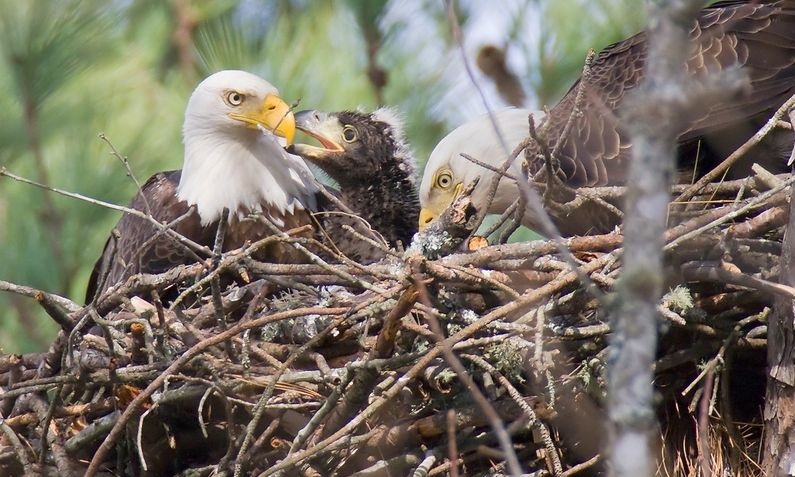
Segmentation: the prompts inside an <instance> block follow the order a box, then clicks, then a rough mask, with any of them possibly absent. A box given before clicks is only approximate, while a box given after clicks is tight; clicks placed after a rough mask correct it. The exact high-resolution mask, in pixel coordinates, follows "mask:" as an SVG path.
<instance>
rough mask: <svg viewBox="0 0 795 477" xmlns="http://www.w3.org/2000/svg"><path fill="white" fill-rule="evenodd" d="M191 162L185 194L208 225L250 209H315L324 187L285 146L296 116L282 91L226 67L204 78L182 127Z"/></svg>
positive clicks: (181, 188)
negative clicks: (319, 186) (317, 195)
mask: <svg viewBox="0 0 795 477" xmlns="http://www.w3.org/2000/svg"><path fill="white" fill-rule="evenodd" d="M182 134H183V139H184V143H185V162H184V165H183V168H182V178H181V180H180V183H179V187H178V188H177V197H178V198H179V199H180V200H184V201H186V202H187V203H188V204H189V205H196V208H197V211H198V213H199V216H200V217H201V223H202V225H206V224H209V223H212V222H214V221H215V220H217V219H219V218H220V216H221V213H222V211H223V210H224V208H228V209H229V210H230V218H231V217H233V216H235V215H237V216H238V217H241V216H244V215H246V214H248V213H253V212H263V213H266V214H267V213H269V212H270V213H273V214H274V215H271V217H270V218H271V219H272V220H275V221H276V222H277V223H278V222H281V219H280V217H279V215H287V214H291V213H293V212H294V211H295V210H296V209H299V210H300V209H313V208H314V207H315V202H314V200H315V199H314V197H315V192H317V189H316V187H315V185H314V181H313V178H312V174H311V172H310V171H309V169H308V168H307V166H306V164H305V163H304V162H303V160H301V159H300V158H298V157H296V156H293V155H291V154H288V153H287V152H285V151H284V148H283V144H284V142H286V143H291V142H292V140H293V136H294V135H295V119H294V117H293V113H292V112H291V111H290V107H289V106H288V105H287V103H285V102H284V101H283V100H282V99H281V98H280V97H279V92H278V91H277V90H276V88H274V87H273V86H272V85H271V84H270V83H268V82H267V81H265V80H264V79H262V78H260V77H258V76H256V75H253V74H251V73H247V72H245V71H237V70H228V71H220V72H218V73H215V74H213V75H211V76H209V77H207V78H206V79H205V80H204V81H202V82H201V83H199V85H198V86H197V87H196V89H195V90H194V91H193V94H192V95H191V97H190V100H189V101H188V107H187V109H186V110H185V123H184V126H183V129H182Z"/></svg>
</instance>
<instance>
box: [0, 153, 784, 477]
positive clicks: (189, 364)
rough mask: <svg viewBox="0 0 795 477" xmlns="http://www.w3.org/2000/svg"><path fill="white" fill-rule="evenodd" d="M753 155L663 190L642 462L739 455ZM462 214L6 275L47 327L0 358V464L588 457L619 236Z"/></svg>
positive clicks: (770, 212)
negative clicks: (201, 254)
mask: <svg viewBox="0 0 795 477" xmlns="http://www.w3.org/2000/svg"><path fill="white" fill-rule="evenodd" d="M755 171H756V174H755V175H753V176H751V177H748V178H746V179H742V180H737V181H729V182H722V183H714V184H709V185H707V186H706V187H704V188H702V189H701V190H700V191H699V192H698V194H697V195H695V196H693V197H692V198H690V199H689V200H687V201H685V202H681V203H676V202H674V203H673V205H672V207H671V222H672V223H676V224H677V225H675V226H673V227H671V228H670V229H669V230H668V232H667V236H666V242H667V244H668V245H667V254H668V262H669V263H670V265H671V266H670V269H669V272H670V273H669V277H668V278H669V283H670V292H669V293H668V294H666V295H665V297H664V299H663V300H662V302H661V303H660V305H659V310H660V312H661V313H660V314H661V316H662V320H661V321H660V323H659V327H660V348H659V354H658V356H659V359H658V360H657V362H656V369H655V371H656V382H655V385H656V390H657V395H658V398H659V399H658V406H657V408H658V411H659V412H658V418H659V422H660V440H659V452H660V460H659V462H660V475H694V476H695V475H700V473H701V472H703V471H704V459H702V458H703V457H706V458H707V459H708V460H707V462H708V463H709V467H707V468H708V469H712V472H713V473H714V474H715V475H742V476H745V475H759V474H760V471H759V468H760V467H759V460H760V456H761V451H760V447H761V429H762V409H763V399H764V390H765V373H764V370H765V366H766V320H767V317H768V314H769V313H770V303H772V298H771V297H772V295H773V294H777V293H779V294H781V293H784V294H787V293H789V291H788V290H785V289H781V288H780V287H779V286H777V285H776V284H775V283H773V282H774V281H776V277H777V257H778V256H779V255H780V251H781V242H782V236H783V228H784V224H785V222H786V216H787V211H788V208H789V204H788V194H789V186H790V184H791V183H792V182H793V179H792V178H789V177H783V176H774V175H771V174H769V173H766V172H765V171H764V170H762V169H759V168H757V169H755ZM688 188H689V186H688V185H679V186H676V187H675V191H674V192H675V194H677V195H678V194H681V193H682V192H685V191H686V190H687V189H688ZM582 192H583V194H584V195H585V196H586V198H587V200H592V199H593V197H599V200H606V201H607V200H610V199H611V198H615V197H616V196H618V195H620V194H622V193H623V190H621V188H610V189H590V190H588V191H585V190H584V191H582ZM473 217H474V214H473V210H472V207H471V204H470V203H469V202H468V195H467V194H466V193H465V194H463V195H462V196H461V197H460V198H459V200H458V201H457V202H456V204H454V207H452V208H451V209H449V211H448V214H446V215H445V217H444V218H443V220H442V221H440V222H439V224H440V225H439V227H440V228H442V229H444V230H431V231H430V232H428V233H425V234H421V235H420V236H418V237H417V238H416V239H415V242H414V244H413V245H412V247H410V248H409V249H408V250H407V251H405V252H402V253H395V252H389V253H388V258H387V259H385V260H384V261H381V262H379V263H376V264H370V265H361V264H357V263H352V262H350V261H345V260H344V259H342V258H340V260H339V263H337V264H334V263H330V261H328V260H323V259H322V258H321V257H318V256H311V257H310V259H311V263H310V264H304V265H298V264H293V265H279V264H268V263H260V262H256V261H254V260H253V259H252V258H251V254H250V253H249V251H250V250H253V249H255V248H256V245H257V244H251V245H250V246H249V247H246V248H243V249H240V250H235V251H232V252H229V253H226V254H224V255H223V256H222V257H219V259H218V260H215V261H214V262H213V263H212V264H210V263H207V264H205V263H198V264H194V265H186V266H182V267H178V268H175V269H172V270H170V271H169V272H167V273H165V274H162V275H156V276H154V275H138V276H134V277H132V278H131V279H130V280H128V281H127V282H126V283H124V284H122V285H120V286H117V287H115V288H113V289H111V290H110V291H109V292H107V293H106V294H105V295H103V296H102V297H101V298H99V299H98V300H97V301H96V302H95V303H93V304H92V305H90V306H87V307H82V306H78V305H76V304H74V303H71V302H69V301H68V300H65V299H63V298H60V297H57V296H54V295H50V294H47V293H43V292H41V291H36V290H29V289H24V287H19V289H17V290H15V291H17V292H19V293H23V294H28V295H30V296H33V297H35V298H36V299H37V300H38V301H39V302H40V303H41V304H42V306H43V307H44V308H45V309H46V310H47V311H48V313H49V314H50V316H52V317H53V318H54V319H55V320H56V321H57V322H58V323H59V324H60V326H61V328H62V331H61V333H60V334H59V336H58V338H57V339H56V340H55V341H54V342H53V344H52V346H51V348H50V349H49V350H48V351H47V352H45V353H40V354H32V355H24V356H20V355H6V356H2V359H0V382H2V383H3V386H2V388H0V389H1V392H2V394H0V406H1V409H0V411H2V415H3V416H4V417H5V419H4V420H2V421H0V430H2V439H0V473H2V475H38V474H40V473H45V472H46V473H49V474H50V475H62V476H70V475H74V476H77V475H83V474H85V473H86V472H87V471H88V472H90V473H93V474H94V475H114V476H120V475H147V476H167V475H180V476H209V475H235V476H239V475H261V476H270V475H307V476H325V475H339V476H348V475H356V476H375V475H378V476H387V475H391V476H397V475H400V476H404V475H414V476H430V475H472V476H478V475H482V476H486V475H489V476H496V475H504V474H507V473H509V472H510V469H511V466H512V465H514V466H518V467H519V468H521V469H522V471H523V472H527V473H529V475H537V476H543V475H554V476H564V475H597V474H600V473H601V472H603V471H604V459H603V457H602V452H604V442H605V439H604V435H605V429H606V425H605V422H606V417H605V412H604V401H605V369H606V361H607V355H608V350H609V348H608V343H609V336H610V325H609V310H610V307H611V304H610V300H611V297H612V295H611V292H612V290H613V289H614V286H615V282H616V280H617V279H618V277H619V276H620V272H621V242H622V236H621V233H620V231H619V230H616V231H614V232H613V233H610V234H605V235H596V236H585V237H574V238H570V239H566V240H563V241H562V242H561V243H555V242H553V241H546V240H539V241H532V242H524V243H514V244H497V245H486V246H482V245H483V242H484V241H483V240H482V239H476V240H472V239H467V237H468V235H469V232H470V231H471V230H472V227H473V222H474V221H473ZM284 240H285V241H288V242H289V241H290V238H289V237H285V238H284ZM461 244H463V245H464V246H465V247H469V248H470V249H471V250H468V251H465V252H461V251H459V250H460V247H461ZM561 246H564V247H565V248H566V249H568V250H569V251H570V252H571V254H570V255H568V258H566V257H565V256H564V255H561V254H560V253H559V250H560V247H561ZM451 251H453V252H454V253H449V252H451ZM572 265H573V266H574V267H575V269H573V268H572ZM229 277H232V278H233V279H231V280H230V279H229ZM225 283H226V284H227V285H226V286H222V285H223V284H225ZM699 459H700V462H699V463H697V460H699Z"/></svg>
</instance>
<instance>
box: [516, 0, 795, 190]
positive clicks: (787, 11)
mask: <svg viewBox="0 0 795 477" xmlns="http://www.w3.org/2000/svg"><path fill="white" fill-rule="evenodd" d="M691 38H692V40H693V43H694V52H693V55H692V57H691V60H690V61H689V63H688V65H687V68H688V72H689V73H691V74H706V73H712V72H719V71H724V70H726V69H728V68H733V67H736V66H740V67H741V68H742V70H743V72H744V73H745V74H747V75H748V77H749V79H750V88H749V90H748V91H744V92H743V93H740V94H737V95H735V96H734V97H732V98H727V100H726V101H723V102H721V103H720V104H716V105H715V106H714V107H712V108H710V109H709V110H708V111H705V112H704V114H703V115H702V116H701V117H699V118H698V119H697V120H695V121H694V122H693V123H691V124H690V125H683V134H682V136H681V139H682V142H683V143H686V142H687V141H690V140H697V139H701V138H703V137H707V136H709V135H710V134H711V133H713V132H715V131H716V130H717V129H720V128H729V127H734V130H732V132H731V134H729V135H728V136H729V137H733V138H734V139H735V140H736V141H737V142H738V144H736V145H739V143H741V142H742V141H744V140H745V139H746V138H747V137H748V136H750V135H751V134H753V132H754V131H755V128H756V127H758V124H757V123H758V122H759V121H760V120H763V119H766V118H767V117H769V116H770V114H772V112H773V111H774V110H775V109H776V108H777V107H778V106H779V105H780V104H781V103H783V102H784V101H785V100H786V99H787V98H788V97H789V96H791V95H792V94H793V93H795V1H793V0H780V1H775V2H764V3H748V2H734V1H731V2H721V3H718V4H715V5H713V6H711V7H708V8H706V9H704V10H703V11H702V12H701V14H700V16H699V18H698V20H697V22H696V23H695V24H694V27H693V29H692V31H691ZM646 48H647V46H646V35H645V33H639V34H638V35H635V36H633V37H631V38H628V39H626V40H624V41H621V42H619V43H616V44H614V45H610V46H608V47H607V48H605V49H604V50H602V51H601V52H600V53H599V54H598V55H597V57H596V58H595V59H594V61H593V64H592V66H591V69H590V74H591V79H590V81H589V82H588V83H587V84H586V85H585V86H584V87H585V101H584V105H583V107H582V111H583V114H582V115H581V116H578V117H575V119H574V121H575V123H574V125H573V127H572V130H571V133H570V134H569V136H568V137H566V138H563V141H564V143H563V145H562V148H561V155H560V156H561V157H559V160H560V166H561V173H562V176H563V179H564V181H566V182H567V183H568V184H569V185H571V186H575V187H576V186H597V185H608V184H620V183H622V182H623V181H624V180H625V174H626V168H627V165H626V160H627V159H628V158H629V151H630V147H631V145H630V144H629V142H628V138H627V136H626V134H625V132H624V131H622V128H621V125H620V121H619V119H618V115H619V114H620V109H621V106H622V104H623V99H624V97H625V96H626V94H627V92H628V91H630V90H632V89H633V88H635V87H636V86H637V85H638V84H639V83H640V81H641V80H642V78H643V67H644V63H645V59H646ZM579 84H580V82H579V81H578V82H577V83H576V84H575V85H574V86H573V87H572V88H571V89H570V90H569V92H568V93H567V94H566V95H565V96H564V97H563V99H561V101H560V102H559V103H558V104H557V105H555V106H554V107H553V108H552V109H551V110H550V115H549V117H548V120H547V123H546V125H545V128H546V129H545V130H544V131H542V132H543V133H544V134H545V137H546V140H547V141H548V143H549V145H548V146H549V147H550V149H551V148H552V147H554V145H555V143H556V142H557V141H558V140H560V134H561V133H562V131H563V128H564V126H565V124H566V121H567V120H568V117H569V115H570V114H571V111H572V110H573V109H574V101H575V96H576V94H577V91H578V88H579ZM760 118H763V119H760ZM738 134H739V136H743V135H744V136H745V137H738ZM736 145H735V144H732V145H731V146H736ZM537 154H538V150H537V149H533V148H529V149H528V151H527V158H528V163H529V166H530V167H529V169H530V171H531V172H532V173H535V172H538V171H539V170H541V168H542V167H543V164H541V163H540V161H539V160H538V159H537Z"/></svg>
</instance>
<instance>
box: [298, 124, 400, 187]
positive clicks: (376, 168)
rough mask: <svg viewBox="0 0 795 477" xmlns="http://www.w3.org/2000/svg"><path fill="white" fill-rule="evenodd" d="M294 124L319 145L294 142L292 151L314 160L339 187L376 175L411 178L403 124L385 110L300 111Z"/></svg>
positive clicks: (369, 178)
mask: <svg viewBox="0 0 795 477" xmlns="http://www.w3.org/2000/svg"><path fill="white" fill-rule="evenodd" d="M295 117H296V126H297V127H298V129H300V130H301V131H303V132H305V133H306V134H308V135H310V136H312V137H313V138H315V139H317V140H318V141H319V142H320V144H321V146H319V147H318V146H311V145H308V144H295V146H294V147H293V152H295V153H296V154H299V155H300V156H302V157H303V158H304V159H306V160H308V161H310V162H312V163H314V164H315V165H317V166H318V167H320V168H321V169H323V170H324V171H325V172H326V173H327V174H329V175H330V176H331V178H332V179H334V180H335V181H337V182H338V183H339V184H340V185H341V186H344V185H346V184H350V183H353V182H356V183H360V182H361V181H368V182H372V181H373V179H374V178H377V177H379V176H384V175H386V176H391V177H395V176H403V177H405V178H409V179H410V180H411V181H413V180H414V174H415V171H414V161H413V160H412V158H411V155H410V153H409V151H408V148H407V147H406V146H405V144H404V139H403V132H402V126H401V124H400V122H399V120H398V119H397V118H396V116H395V115H394V114H393V113H392V112H391V111H390V110H388V109H379V110H377V111H375V112H373V113H363V112H359V111H340V112H335V113H324V112H320V111H301V112H299V113H297V114H296V116H295Z"/></svg>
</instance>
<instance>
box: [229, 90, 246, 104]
mask: <svg viewBox="0 0 795 477" xmlns="http://www.w3.org/2000/svg"><path fill="white" fill-rule="evenodd" d="M245 99H246V97H245V95H242V94H240V93H238V92H237V91H230V92H228V93H226V102H227V103H229V105H230V106H240V105H241V104H242V103H243V100H245Z"/></svg>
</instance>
